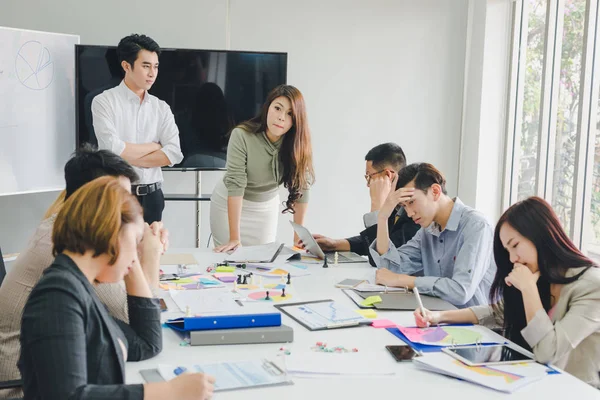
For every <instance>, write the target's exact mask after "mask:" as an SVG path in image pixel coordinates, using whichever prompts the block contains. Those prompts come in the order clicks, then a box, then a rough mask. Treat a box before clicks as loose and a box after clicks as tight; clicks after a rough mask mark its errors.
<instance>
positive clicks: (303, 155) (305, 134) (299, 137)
mask: <svg viewBox="0 0 600 400" xmlns="http://www.w3.org/2000/svg"><path fill="white" fill-rule="evenodd" d="M282 96H283V97H286V98H287V99H288V100H289V101H290V103H291V105H292V127H291V128H290V130H289V131H288V132H287V133H286V134H285V135H283V142H282V143H281V149H280V150H279V160H280V161H281V163H282V164H283V175H282V176H281V182H279V183H280V184H281V183H283V186H284V187H285V188H286V189H288V190H289V195H288V199H287V201H286V202H285V203H284V204H285V209H284V210H283V212H284V213H286V212H290V213H292V214H293V213H294V205H295V204H296V201H297V200H298V199H299V198H300V196H301V194H300V190H302V189H308V188H309V186H310V185H312V184H313V183H314V181H315V172H314V169H313V164H312V145H311V141H310V130H309V128H308V121H307V118H306V106H305V105H304V97H303V96H302V93H300V91H299V90H298V89H296V88H295V87H294V86H290V85H279V86H277V87H276V88H275V89H273V90H271V92H269V94H268V96H267V100H266V101H265V103H264V104H263V106H262V109H261V111H260V113H259V114H258V115H257V116H256V117H254V118H252V119H251V120H249V121H246V122H242V123H241V124H239V125H238V126H237V127H238V128H241V129H243V130H245V131H246V132H250V133H260V132H265V131H266V130H267V114H268V112H269V106H270V105H271V103H272V102H273V100H275V99H276V98H278V97H282Z"/></svg>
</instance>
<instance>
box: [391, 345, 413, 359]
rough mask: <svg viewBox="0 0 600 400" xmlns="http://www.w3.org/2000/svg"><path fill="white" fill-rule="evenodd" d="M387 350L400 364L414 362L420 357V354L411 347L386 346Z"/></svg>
mask: <svg viewBox="0 0 600 400" xmlns="http://www.w3.org/2000/svg"><path fill="white" fill-rule="evenodd" d="M385 348H386V349H387V351H389V352H390V354H391V355H392V357H394V358H395V359H396V361H398V362H400V361H412V359H413V358H415V357H419V353H417V352H416V351H415V350H414V349H413V348H412V347H410V346H385Z"/></svg>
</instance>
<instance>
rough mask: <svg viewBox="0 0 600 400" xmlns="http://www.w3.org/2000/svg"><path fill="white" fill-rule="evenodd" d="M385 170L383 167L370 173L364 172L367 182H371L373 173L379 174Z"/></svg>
mask: <svg viewBox="0 0 600 400" xmlns="http://www.w3.org/2000/svg"><path fill="white" fill-rule="evenodd" d="M385 171H386V170H385V169H382V170H381V171H377V172H373V173H372V174H365V180H366V181H367V183H371V178H373V177H374V176H375V175H377V174H380V173H382V172H385Z"/></svg>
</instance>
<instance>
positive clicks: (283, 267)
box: [247, 263, 310, 278]
mask: <svg viewBox="0 0 600 400" xmlns="http://www.w3.org/2000/svg"><path fill="white" fill-rule="evenodd" d="M260 265H264V266H265V267H267V268H269V269H268V270H267V269H266V268H256V267H254V268H250V271H252V273H253V274H255V275H260V276H266V277H268V278H281V276H285V277H287V275H288V274H290V276H291V277H300V276H307V275H310V271H308V269H306V268H299V267H296V266H294V265H293V264H290V263H268V264H260ZM247 269H248V268H247Z"/></svg>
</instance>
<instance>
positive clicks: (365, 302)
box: [360, 296, 382, 307]
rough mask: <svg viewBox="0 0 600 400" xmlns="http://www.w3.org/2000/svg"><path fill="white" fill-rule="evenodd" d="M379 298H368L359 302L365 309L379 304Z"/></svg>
mask: <svg viewBox="0 0 600 400" xmlns="http://www.w3.org/2000/svg"><path fill="white" fill-rule="evenodd" d="M381 301H382V300H381V297H380V296H369V297H367V298H366V299H364V300H363V301H361V302H360V305H361V306H365V307H369V306H372V305H373V304H375V303H381Z"/></svg>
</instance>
